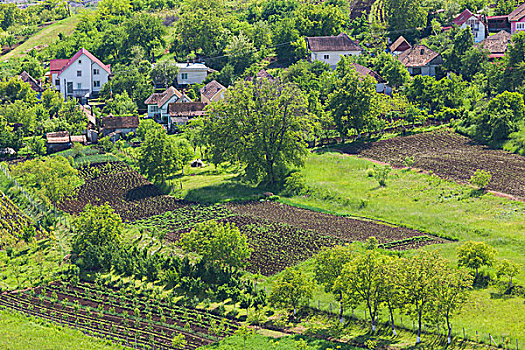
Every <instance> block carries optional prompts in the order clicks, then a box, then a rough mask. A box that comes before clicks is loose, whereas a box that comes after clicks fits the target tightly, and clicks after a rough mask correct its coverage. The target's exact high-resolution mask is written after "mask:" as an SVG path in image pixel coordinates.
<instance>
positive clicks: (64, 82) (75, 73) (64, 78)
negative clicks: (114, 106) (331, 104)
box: [53, 55, 109, 98]
mask: <svg viewBox="0 0 525 350" xmlns="http://www.w3.org/2000/svg"><path fill="white" fill-rule="evenodd" d="M108 77H109V74H108V72H106V70H104V69H103V68H102V67H100V66H99V65H98V64H97V63H95V62H93V61H91V59H89V57H87V56H86V55H81V56H80V57H79V58H77V60H76V61H75V62H73V63H72V64H71V65H70V66H69V67H67V68H66V69H65V70H63V71H62V73H61V74H60V75H58V77H56V78H54V79H53V82H54V81H55V80H56V79H60V94H61V95H62V96H64V98H67V96H75V97H83V96H84V95H85V94H86V93H87V94H89V95H91V93H92V92H98V91H100V89H102V86H104V84H105V83H107V82H108ZM68 83H70V84H69V86H70V87H72V91H68ZM84 92H85V93H84Z"/></svg>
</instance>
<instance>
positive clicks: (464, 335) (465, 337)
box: [463, 327, 466, 341]
mask: <svg viewBox="0 0 525 350" xmlns="http://www.w3.org/2000/svg"><path fill="white" fill-rule="evenodd" d="M465 338H466V337H465V327H463V341H465Z"/></svg>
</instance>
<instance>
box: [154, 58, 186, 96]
mask: <svg viewBox="0 0 525 350" xmlns="http://www.w3.org/2000/svg"><path fill="white" fill-rule="evenodd" d="M178 72H179V68H178V67H177V64H176V63H175V62H170V61H168V62H161V63H157V64H156V65H155V66H154V67H153V68H152V69H151V71H150V72H149V76H150V79H151V81H152V82H153V84H154V85H155V86H164V88H166V89H167V88H168V87H170V86H176V85H177V74H178Z"/></svg>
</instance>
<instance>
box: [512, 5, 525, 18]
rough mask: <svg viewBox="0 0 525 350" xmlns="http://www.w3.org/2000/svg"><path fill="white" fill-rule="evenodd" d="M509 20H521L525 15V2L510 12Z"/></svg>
mask: <svg viewBox="0 0 525 350" xmlns="http://www.w3.org/2000/svg"><path fill="white" fill-rule="evenodd" d="M508 17H509V21H511V22H515V21H519V20H520V19H522V18H523V17H525V3H523V4H521V5H520V6H518V7H516V9H515V10H514V11H512V12H511V13H509V16H508Z"/></svg>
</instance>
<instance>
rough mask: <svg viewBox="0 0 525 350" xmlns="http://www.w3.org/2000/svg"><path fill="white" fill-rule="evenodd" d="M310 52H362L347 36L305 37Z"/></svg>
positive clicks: (343, 34) (342, 34)
mask: <svg viewBox="0 0 525 350" xmlns="http://www.w3.org/2000/svg"><path fill="white" fill-rule="evenodd" d="M306 40H308V46H309V47H310V51H315V52H318V51H363V49H362V48H361V47H360V46H359V45H358V44H357V43H356V42H355V41H353V40H352V39H350V37H349V36H348V35H346V34H345V33H341V34H339V35H338V36H315V37H307V38H306Z"/></svg>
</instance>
